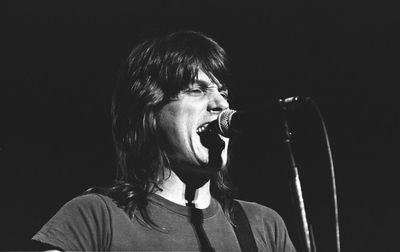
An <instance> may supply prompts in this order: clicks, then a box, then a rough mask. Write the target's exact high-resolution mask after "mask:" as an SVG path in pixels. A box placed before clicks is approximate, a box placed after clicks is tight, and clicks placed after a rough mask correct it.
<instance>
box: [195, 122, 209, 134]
mask: <svg viewBox="0 0 400 252" xmlns="http://www.w3.org/2000/svg"><path fill="white" fill-rule="evenodd" d="M207 126H208V123H207V124H204V125H203V126H201V127H199V128H197V130H196V132H197V133H202V132H204V131H205V130H206V129H207Z"/></svg>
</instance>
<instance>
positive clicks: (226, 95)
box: [219, 89, 228, 100]
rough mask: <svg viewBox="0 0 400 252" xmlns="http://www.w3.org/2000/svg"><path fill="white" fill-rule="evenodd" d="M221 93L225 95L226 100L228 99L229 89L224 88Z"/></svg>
mask: <svg viewBox="0 0 400 252" xmlns="http://www.w3.org/2000/svg"><path fill="white" fill-rule="evenodd" d="M219 93H220V94H221V96H222V97H224V98H225V99H226V100H228V90H226V89H222V90H219Z"/></svg>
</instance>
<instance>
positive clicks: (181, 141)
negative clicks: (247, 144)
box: [158, 70, 229, 173]
mask: <svg viewBox="0 0 400 252" xmlns="http://www.w3.org/2000/svg"><path fill="white" fill-rule="evenodd" d="M216 82H217V83H215V82H213V81H212V80H211V79H210V78H209V77H208V76H207V75H206V74H205V73H204V72H203V71H201V70H199V71H198V75H197V78H196V79H195V81H194V83H190V84H189V86H188V88H187V89H185V90H183V91H181V92H180V93H179V94H178V96H177V98H176V99H174V100H173V101H171V102H169V103H168V104H166V105H165V106H164V107H163V108H162V109H161V111H160V113H159V115H158V124H159V128H160V129H161V131H162V133H163V135H164V139H165V148H166V152H167V155H168V157H169V160H170V163H171V166H172V167H171V168H172V169H178V170H180V171H184V172H195V173H210V172H215V171H217V170H218V169H220V168H221V167H222V166H223V165H225V164H226V161H227V148H228V139H227V138H223V137H221V136H219V135H217V134H215V133H213V134H211V136H210V134H208V135H207V134H204V133H202V130H203V129H204V128H205V127H206V126H207V124H208V123H210V122H212V121H214V120H216V119H217V117H218V114H219V113H220V112H221V111H222V110H224V109H227V108H228V107H229V104H228V102H227V100H226V91H225V90H222V85H221V84H220V83H219V82H218V81H216ZM215 157H218V158H215ZM214 160H219V161H218V162H215V161H214Z"/></svg>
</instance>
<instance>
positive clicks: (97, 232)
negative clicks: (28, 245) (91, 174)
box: [32, 194, 111, 251]
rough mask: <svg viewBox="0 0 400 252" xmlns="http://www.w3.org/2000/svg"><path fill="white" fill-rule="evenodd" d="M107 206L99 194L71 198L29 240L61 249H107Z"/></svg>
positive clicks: (109, 225)
mask: <svg viewBox="0 0 400 252" xmlns="http://www.w3.org/2000/svg"><path fill="white" fill-rule="evenodd" d="M110 227H111V221H110V214H109V209H108V206H107V204H106V202H105V200H104V199H103V198H102V196H100V195H97V194H87V195H83V196H79V197H77V198H74V199H73V200H71V201H69V202H68V203H66V204H65V205H64V206H63V207H61V209H60V210H59V211H58V212H57V213H56V214H55V215H54V216H53V217H52V218H51V219H50V220H49V221H48V222H47V223H46V224H45V225H44V226H43V227H42V228H41V229H40V231H39V232H38V233H36V234H35V235H34V236H33V237H32V239H33V240H36V241H39V242H42V243H46V244H50V245H52V246H55V247H58V248H60V249H63V250H72V251H77V250H79V251H88V250H90V251H95V250H97V251H98V250H103V251H104V250H107V249H108V247H109V244H110V239H111V228H110Z"/></svg>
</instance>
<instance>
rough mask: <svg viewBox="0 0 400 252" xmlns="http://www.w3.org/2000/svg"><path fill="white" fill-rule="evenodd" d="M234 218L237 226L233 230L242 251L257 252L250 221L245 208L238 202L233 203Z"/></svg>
mask: <svg viewBox="0 0 400 252" xmlns="http://www.w3.org/2000/svg"><path fill="white" fill-rule="evenodd" d="M233 218H234V222H235V224H236V226H233V230H235V234H236V238H237V239H238V241H239V245H240V249H241V250H242V251H246V252H247V251H257V245H256V241H255V239H254V235H253V232H252V231H251V227H250V223H249V219H248V218H247V215H246V213H245V212H244V209H243V207H242V206H241V205H240V203H239V202H237V201H236V200H235V201H234V202H233Z"/></svg>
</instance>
